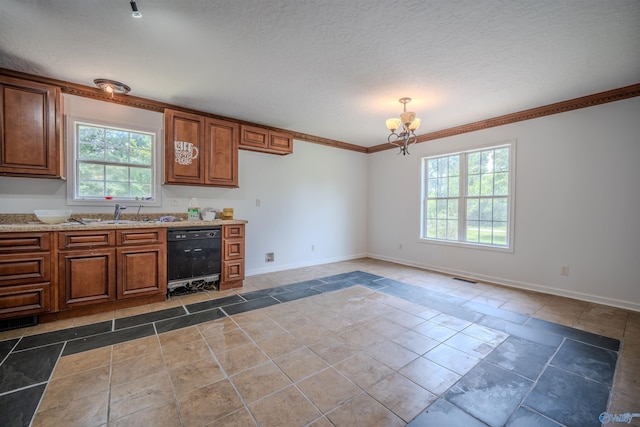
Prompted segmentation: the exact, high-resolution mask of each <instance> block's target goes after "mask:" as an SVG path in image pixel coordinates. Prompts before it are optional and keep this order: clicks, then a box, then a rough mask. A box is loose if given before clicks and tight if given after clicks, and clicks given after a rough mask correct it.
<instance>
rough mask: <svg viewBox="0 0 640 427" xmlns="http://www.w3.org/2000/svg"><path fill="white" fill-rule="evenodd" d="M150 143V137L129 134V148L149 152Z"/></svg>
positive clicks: (140, 134) (141, 134)
mask: <svg viewBox="0 0 640 427" xmlns="http://www.w3.org/2000/svg"><path fill="white" fill-rule="evenodd" d="M151 143H152V140H151V135H148V134H143V133H134V132H132V133H131V138H130V139H129V144H130V145H131V148H135V149H140V150H146V151H151V148H152V146H151Z"/></svg>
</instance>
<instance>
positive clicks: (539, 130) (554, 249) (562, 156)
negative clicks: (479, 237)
mask: <svg viewBox="0 0 640 427" xmlns="http://www.w3.org/2000/svg"><path fill="white" fill-rule="evenodd" d="M639 111H640V98H633V99H628V100H624V101H618V102H614V103H609V104H604V105H599V106H595V107H590V108H585V109H581V110H575V111H571V112H568V113H563V114H557V115H553V116H549V117H544V118H540V119H535V120H530V121H525V122H520V123H514V124H511V125H507V126H501V127H497V128H491V129H487V130H483V131H478V132H473V133H467V134H463V135H458V136H454V137H450V138H444V139H440V140H436V141H432V142H427V143H422V144H418V145H415V146H413V147H411V156H406V157H403V156H396V154H395V152H392V151H385V152H380V153H376V154H372V155H369V157H368V159H369V228H368V236H369V252H370V255H371V256H372V257H374V258H380V259H386V260H392V261H397V262H400V263H404V264H408V265H415V266H420V267H426V268H432V269H435V270H439V271H444V272H450V273H453V274H459V275H464V276H467V277H473V278H477V279H481V280H489V281H492V282H496V283H501V284H506V285H511V286H516V287H522V288H528V289H535V290H540V291H543V292H548V293H553V294H558V295H566V296H570V297H575V298H579V299H584V300H589V301H594V302H601V303H604V304H610V305H615V306H619V307H626V308H630V309H634V310H639V311H640V268H639V265H640V166H639V165H638V163H639V162H640V120H639V119H640V115H638V112H639ZM509 139H516V140H517V160H516V195H515V198H516V199H515V200H516V202H515V203H516V207H515V251H514V253H504V252H496V251H487V250H479V249H471V248H461V247H453V246H446V245H442V244H433V243H424V242H419V233H420V218H419V212H420V158H421V157H423V156H427V155H432V154H439V153H443V152H446V151H449V150H457V149H463V148H466V147H473V146H476V145H478V144H483V143H491V142H500V141H505V140H509ZM400 244H402V249H400V248H399V245H400ZM562 265H568V266H569V275H568V276H561V275H560V266H562Z"/></svg>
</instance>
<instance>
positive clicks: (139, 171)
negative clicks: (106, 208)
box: [130, 168, 151, 184]
mask: <svg viewBox="0 0 640 427" xmlns="http://www.w3.org/2000/svg"><path fill="white" fill-rule="evenodd" d="M130 174H131V182H138V183H145V184H150V183H151V169H147V168H130Z"/></svg>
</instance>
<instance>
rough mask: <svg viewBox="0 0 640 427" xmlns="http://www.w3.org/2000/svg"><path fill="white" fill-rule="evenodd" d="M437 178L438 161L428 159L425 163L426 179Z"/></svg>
mask: <svg viewBox="0 0 640 427" xmlns="http://www.w3.org/2000/svg"><path fill="white" fill-rule="evenodd" d="M437 176H438V159H429V161H428V163H427V177H428V178H436V177H437Z"/></svg>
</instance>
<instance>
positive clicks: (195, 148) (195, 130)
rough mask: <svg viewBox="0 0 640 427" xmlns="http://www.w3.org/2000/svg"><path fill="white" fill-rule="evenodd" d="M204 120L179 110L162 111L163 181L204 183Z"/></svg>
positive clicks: (171, 182) (170, 182) (167, 182)
mask: <svg viewBox="0 0 640 427" xmlns="http://www.w3.org/2000/svg"><path fill="white" fill-rule="evenodd" d="M204 130H205V119H204V117H202V116H198V115H196V114H189V113H183V112H181V111H174V110H169V109H167V110H165V111H164V134H165V141H164V154H165V155H164V182H165V183H166V184H196V185H202V184H204V174H203V172H204V153H203V146H204Z"/></svg>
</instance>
